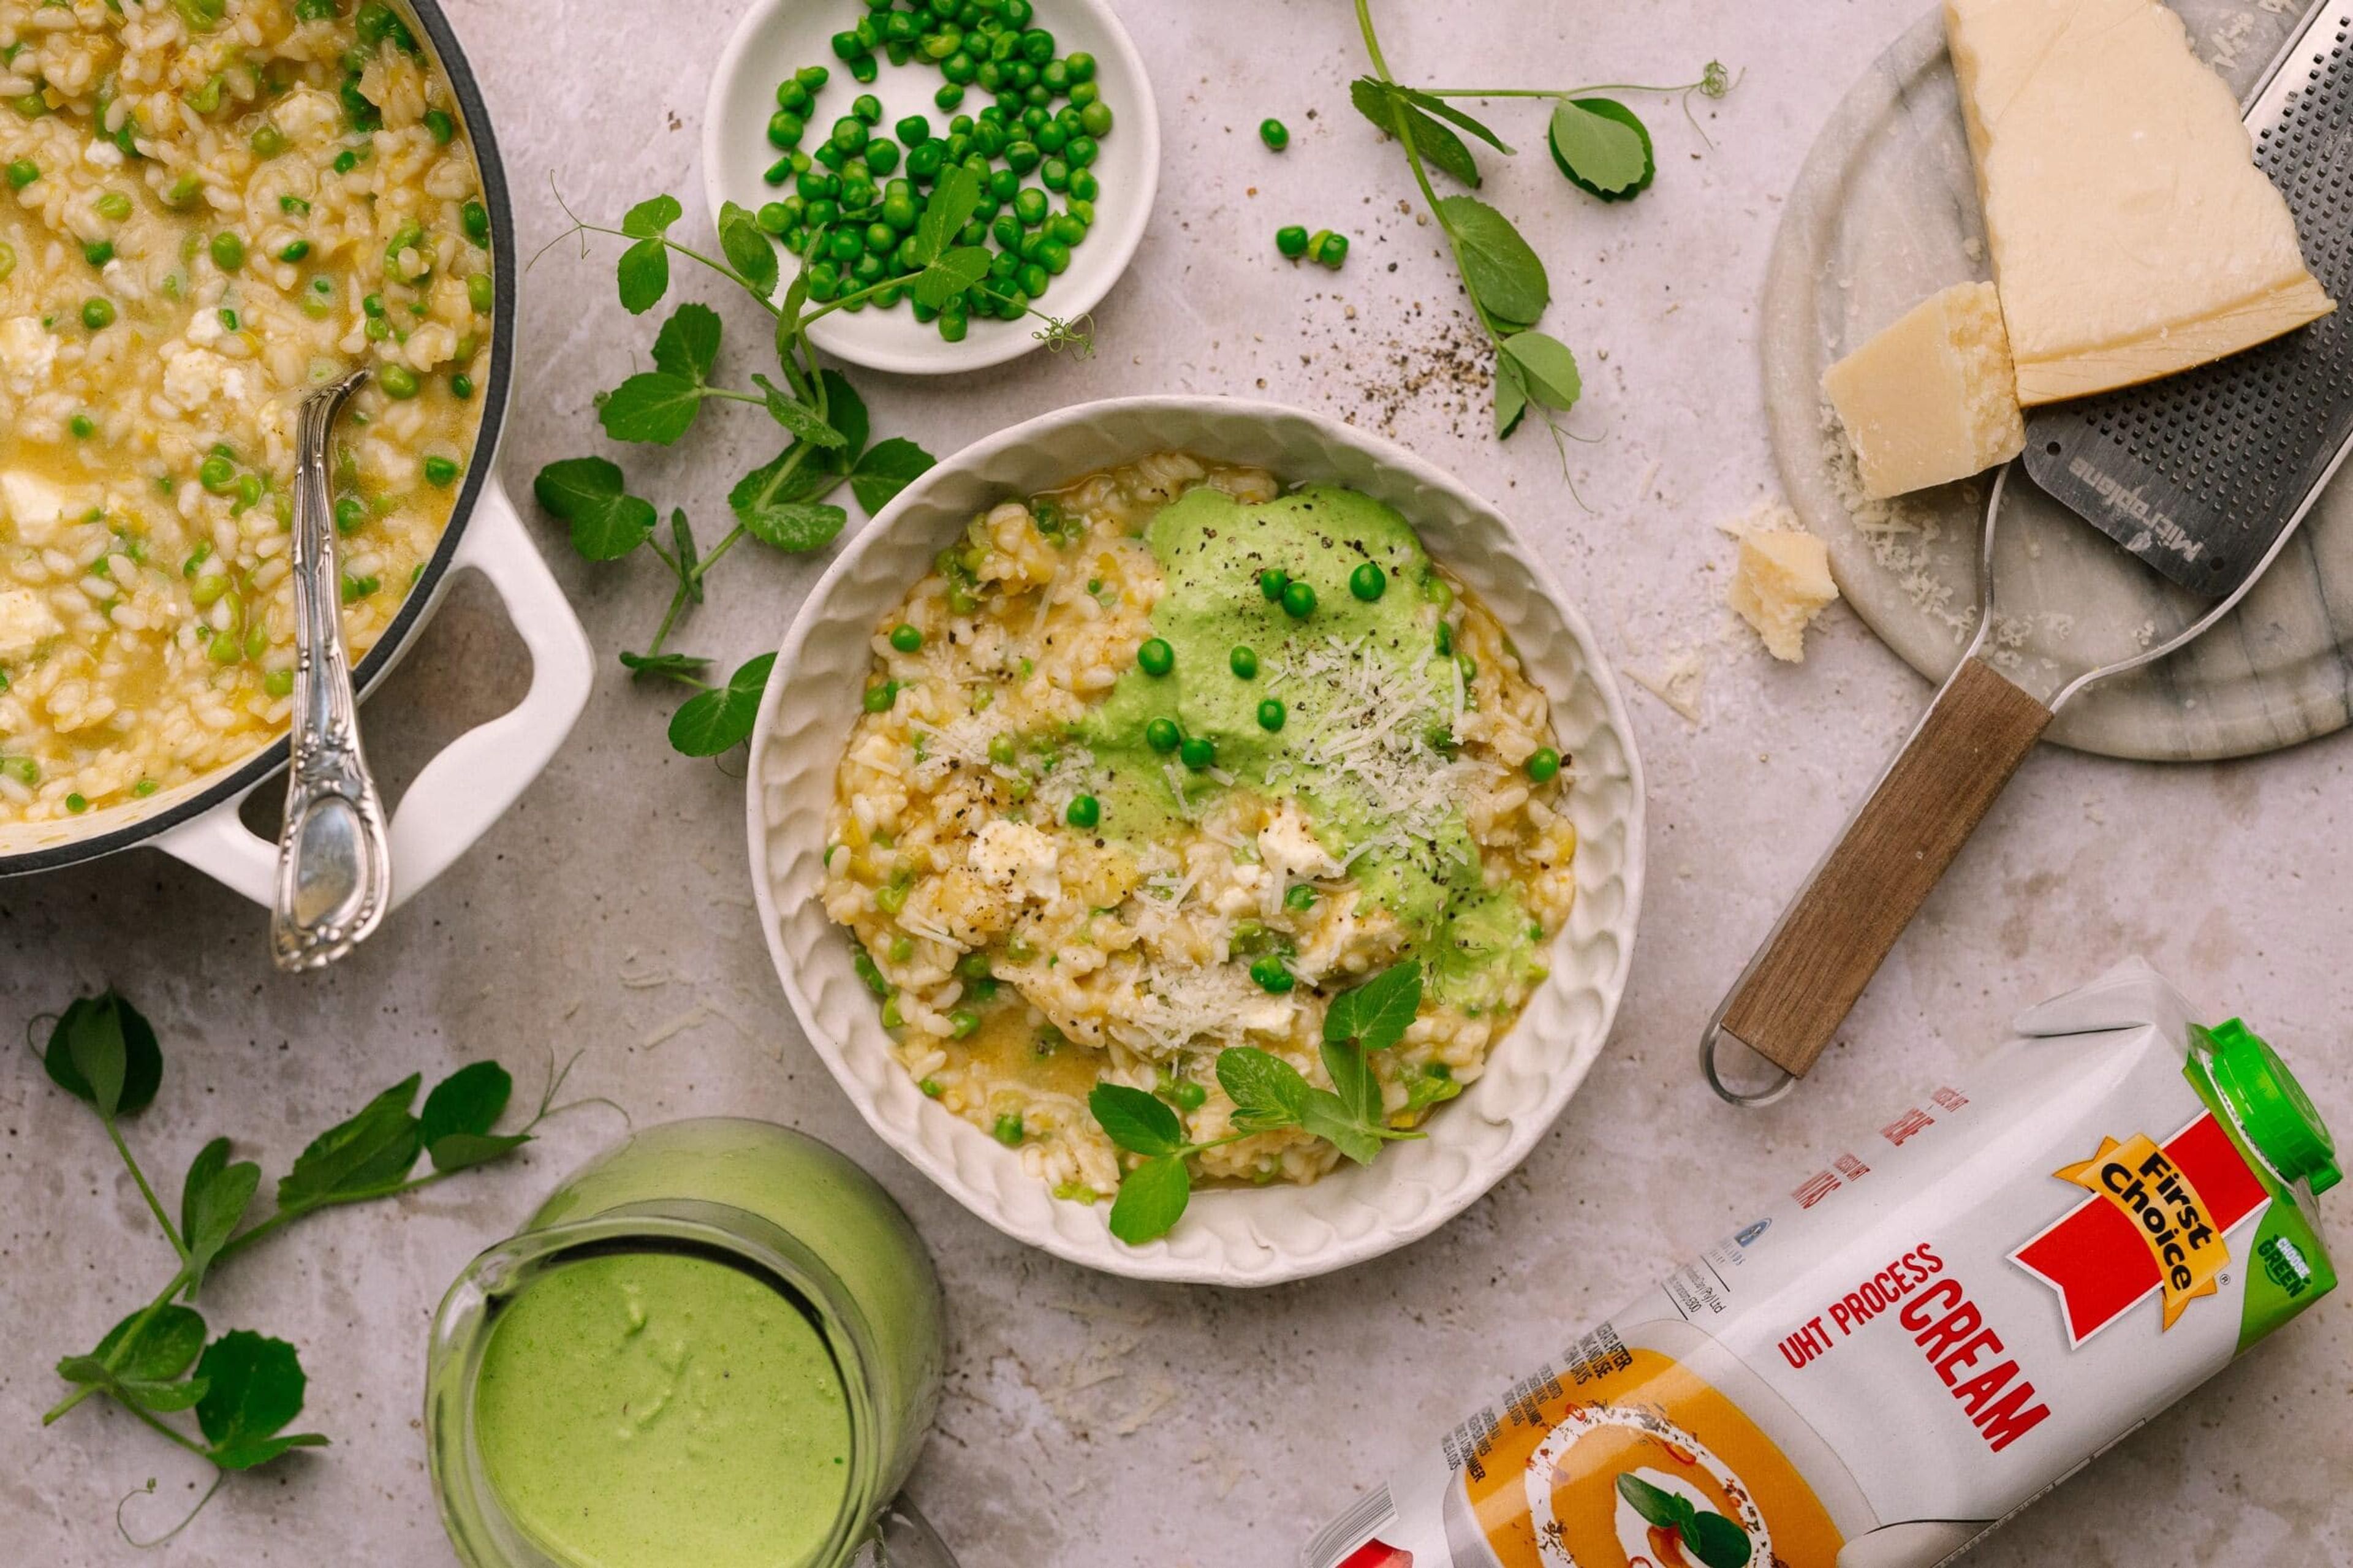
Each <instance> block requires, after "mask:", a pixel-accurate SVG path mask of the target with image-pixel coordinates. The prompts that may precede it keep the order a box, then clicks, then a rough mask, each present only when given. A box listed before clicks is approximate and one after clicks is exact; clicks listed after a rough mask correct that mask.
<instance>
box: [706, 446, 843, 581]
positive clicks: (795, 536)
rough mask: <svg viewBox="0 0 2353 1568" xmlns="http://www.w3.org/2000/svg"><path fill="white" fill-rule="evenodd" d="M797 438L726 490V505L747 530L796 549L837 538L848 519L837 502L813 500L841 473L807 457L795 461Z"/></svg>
mask: <svg viewBox="0 0 2353 1568" xmlns="http://www.w3.org/2000/svg"><path fill="white" fill-rule="evenodd" d="M801 450H802V447H800V445H799V443H797V442H796V443H795V444H794V445H792V446H790V447H786V448H785V449H784V450H783V451H782V452H780V453H778V454H777V455H776V461H774V462H772V463H769V464H766V465H765V466H764V467H761V468H754V469H753V470H752V471H751V472H750V473H748V474H745V475H744V477H743V478H742V479H738V480H736V481H735V488H734V489H732V490H730V491H728V492H727V504H728V506H729V508H731V509H732V510H733V511H734V513H735V520H736V521H738V522H741V523H742V524H743V525H744V531H746V532H748V533H750V534H751V536H752V537H753V538H754V539H756V540H758V541H759V542H761V543H763V544H765V545H769V546H771V547H773V548H775V549H777V550H783V551H786V552H792V553H795V554H797V553H799V552H803V551H809V550H819V549H823V548H824V547H825V546H826V545H828V544H830V543H831V542H833V540H834V538H835V536H836V535H838V534H839V533H840V532H841V530H842V527H843V525H845V524H846V523H848V522H849V513H848V512H846V511H844V510H841V509H840V508H839V507H838V506H829V505H827V504H825V503H822V502H819V501H817V500H812V499H811V498H813V497H816V496H818V495H822V494H824V493H825V492H826V491H827V490H829V489H832V488H833V487H834V485H835V484H837V483H838V482H839V477H838V476H837V475H835V474H831V473H828V472H827V471H826V470H825V469H824V468H821V467H818V465H816V464H812V463H809V462H807V461H806V460H802V461H799V462H796V461H795V458H794V454H795V453H796V452H799V451H801Z"/></svg>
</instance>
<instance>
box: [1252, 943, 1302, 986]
mask: <svg viewBox="0 0 2353 1568" xmlns="http://www.w3.org/2000/svg"><path fill="white" fill-rule="evenodd" d="M1250 978H1251V979H1252V980H1255V981H1257V982H1258V987H1259V989H1260V990H1261V991H1268V992H1271V993H1273V994H1275V995H1278V996H1280V995H1282V994H1283V993H1284V992H1286V991H1288V990H1290V989H1291V988H1292V987H1293V985H1295V984H1298V981H1297V980H1295V979H1294V978H1293V976H1292V973H1291V971H1290V970H1289V969H1287V968H1285V967H1283V963H1282V958H1281V957H1280V956H1278V955H1276V954H1274V953H1271V952H1270V953H1268V954H1267V955H1266V956H1265V957H1263V958H1261V959H1259V960H1258V961H1257V962H1256V963H1252V964H1251V965H1250Z"/></svg>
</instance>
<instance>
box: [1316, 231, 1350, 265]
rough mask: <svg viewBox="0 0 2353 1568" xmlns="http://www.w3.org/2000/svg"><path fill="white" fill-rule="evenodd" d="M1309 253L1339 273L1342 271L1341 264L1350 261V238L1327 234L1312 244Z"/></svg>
mask: <svg viewBox="0 0 2353 1568" xmlns="http://www.w3.org/2000/svg"><path fill="white" fill-rule="evenodd" d="M1308 252H1309V254H1310V255H1311V256H1313V257H1314V258H1315V259H1316V260H1318V261H1320V262H1322V263H1323V264H1324V266H1326V267H1328V268H1331V269H1332V270H1333V271H1335V272H1337V271H1338V270H1340V264H1341V263H1342V262H1344V261H1345V260H1347V259H1348V237H1347V236H1346V235H1345V234H1332V233H1329V232H1326V233H1324V234H1323V235H1320V236H1318V237H1317V238H1316V239H1315V240H1314V241H1312V242H1310V244H1309V246H1308Z"/></svg>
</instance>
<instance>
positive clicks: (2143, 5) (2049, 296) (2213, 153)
mask: <svg viewBox="0 0 2353 1568" xmlns="http://www.w3.org/2000/svg"><path fill="white" fill-rule="evenodd" d="M1945 33H1946V38H1947V42H1948V44H1949V45H1950V47H1951V50H1952V57H1953V68H1954V71H1955V72H1956V74H1957V76H1958V77H1959V79H1960V89H1961V109H1962V111H1963V113H1964V115H1965V116H1966V118H1967V120H1968V135H1969V151H1970V153H1972V154H1973V155H1974V156H1975V158H1976V161H1977V174H1978V198H1979V201H1980V204H1981V205H1982V206H1983V208H1984V212H1985V224H1986V239H1987V243H1988V245H1989V247H1990V249H1991V251H1992V258H1993V272H1994V281H1995V283H1996V284H1997V285H1999V287H2000V290H2001V307H2002V313H2003V315H2004V317H2005V318H2006V319H2007V320H2008V322H2009V327H2010V352H2011V354H2012V356H2013V357H2014V358H2015V360H2016V363H2017V375H2018V396H2019V401H2020V402H2021V404H2023V405H2026V406H2028V407H2032V406H2034V405H2037V404H2043V403H2055V402H2058V401H2059V400H2061V399H2063V398H2070V397H2084V396H2088V395H2091V394H2093V393H2097V392H2105V391H2108V390H2110V389H2112V388H2115V387H2119V386H2130V385H2134V384H2137V383H2139V382H2144V381H2151V380H2154V379H2156V378H2157V377H2158V376H2163V375H2171V374H2174V373H2175V372H2177V371H2183V370H2188V369H2189V368H2190V367H2192V366H2193V365H2200V364H2204V363H2208V362H2209V361H2211V360H2217V359H2221V357H2222V356H2224V355H2225V354H2232V353H2238V352H2239V351H2240V350H2241V349H2245V348H2252V347H2253V346H2254V345H2255V344H2257V343H2260V342H2267V341H2269V340H2270V339H2272V338H2275V337H2278V336H2279V335H2280V334H2281V333H2283V332H2287V331H2294V330H2295V328H2297V327H2300V326H2302V325H2304V324H2305V323H2306V322H2307V321H2312V320H2314V319H2316V318H2317V317H2320V316H2324V315H2327V313H2328V312H2329V311H2330V310H2335V309H2336V308H2337V307H2336V302H2335V301H2334V300H2330V299H2329V297H2328V294H2327V290H2325V289H2322V288H2321V286H2320V284H2319V283H2318V281H2317V280H2316V279H2314V278H2313V276H2312V274H2311V273H2310V272H2309V271H2307V270H2306V268H2305V265H2304V257H2303V255H2302V253H2301V252H2300V251H2299V250H2298V249H2297V246H2296V234H2295V219H2294V218H2293V217H2292V216H2290V215H2289V212H2288V208H2287V203H2286V202H2285V201H2284V200H2283V199H2282V198H2281V196H2280V194H2279V192H2278V191H2277V190H2276V189H2274V187H2273V185H2272V183H2271V182H2270V181H2269V180H2268V179H2266V178H2265V177H2264V176H2263V171H2262V170H2260V169H2258V168H2256V167H2255V166H2254V163H2253V147H2252V144H2251V143H2250V142H2249V141H2248V139H2247V132H2246V128H2245V127H2244V126H2243V125H2242V124H2241V123H2240V117H2239V105H2238V103H2237V101H2236V100H2234V99H2233V98H2232V96H2231V89H2229V88H2228V87H2226V86H2224V85H2223V83H2222V80H2221V78H2220V77H2218V76H2216V75H2215V74H2214V73H2213V71H2211V69H2209V68H2207V67H2206V66H2205V65H2203V64H2202V63H2200V60H2199V58H2198V57H2197V56H2196V54H2195V53H2193V52H2192V51H2191V49H2190V47H2189V34H2188V31H2187V30H2186V29H2185V28H2184V27H2183V26H2182V25H2181V19H2180V18H2179V16H2175V15H2174V14H2173V13H2172V12H2171V11H2170V10H2168V8H2167V7H2166V6H2164V5H2160V4H2158V0H1946V3H1945Z"/></svg>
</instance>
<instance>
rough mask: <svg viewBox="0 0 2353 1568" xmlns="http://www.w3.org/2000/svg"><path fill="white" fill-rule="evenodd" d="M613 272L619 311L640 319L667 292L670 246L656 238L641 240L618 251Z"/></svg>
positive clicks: (668, 289)
mask: <svg viewBox="0 0 2353 1568" xmlns="http://www.w3.org/2000/svg"><path fill="white" fill-rule="evenodd" d="M614 272H615V276H616V278H617V279H618V281H619V283H620V287H621V309H623V310H627V311H628V313H629V314H631V315H632V316H642V315H644V314H645V313H646V312H647V311H648V310H652V309H653V308H654V307H655V306H656V305H659V304H660V303H661V297H662V296H663V295H665V294H667V293H669V292H670V247H669V246H668V245H666V244H664V243H663V242H662V241H660V240H659V239H641V240H639V241H638V243H637V244H635V245H633V246H631V247H629V248H628V249H627V250H624V251H623V252H621V259H620V260H619V261H618V262H617V263H615V264H614Z"/></svg>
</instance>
